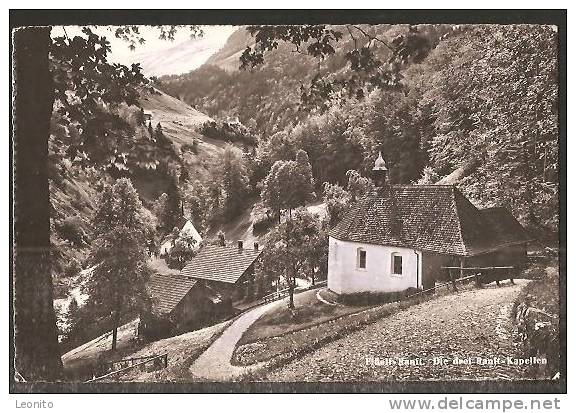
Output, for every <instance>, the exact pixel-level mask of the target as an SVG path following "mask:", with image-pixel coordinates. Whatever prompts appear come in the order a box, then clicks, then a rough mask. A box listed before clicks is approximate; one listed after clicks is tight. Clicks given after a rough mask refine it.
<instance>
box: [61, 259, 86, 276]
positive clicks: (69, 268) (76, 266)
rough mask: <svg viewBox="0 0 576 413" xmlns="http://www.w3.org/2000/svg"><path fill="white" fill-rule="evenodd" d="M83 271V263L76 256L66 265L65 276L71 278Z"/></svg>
mask: <svg viewBox="0 0 576 413" xmlns="http://www.w3.org/2000/svg"><path fill="white" fill-rule="evenodd" d="M80 271H82V265H80V261H78V260H77V259H76V258H72V259H71V260H70V261H69V262H68V263H67V264H66V266H65V267H64V277H66V278H70V277H75V276H77V275H78V274H79V273H80Z"/></svg>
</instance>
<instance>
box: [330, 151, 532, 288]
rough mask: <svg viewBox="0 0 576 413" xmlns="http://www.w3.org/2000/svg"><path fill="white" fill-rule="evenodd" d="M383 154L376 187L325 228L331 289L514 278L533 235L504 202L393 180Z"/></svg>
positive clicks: (428, 285) (377, 165) (377, 166)
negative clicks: (483, 204) (489, 204)
mask: <svg viewBox="0 0 576 413" xmlns="http://www.w3.org/2000/svg"><path fill="white" fill-rule="evenodd" d="M386 171H387V169H386V166H385V164H384V160H383V159H382V156H381V155H380V156H379V158H378V159H377V160H376V163H375V166H374V172H375V178H376V179H375V180H376V182H377V190H376V191H375V192H374V193H373V194H370V195H369V196H367V197H365V198H364V199H362V200H360V201H359V202H358V203H357V204H356V205H355V206H354V207H353V208H352V209H351V211H349V213H348V214H346V216H345V217H344V218H343V220H342V221H341V222H340V223H339V224H338V225H336V227H335V228H333V229H332V230H331V232H330V233H329V235H330V236H329V256H328V288H329V289H330V290H332V291H334V292H335V293H337V294H341V295H346V294H358V293H390V292H400V291H405V290H407V289H409V288H418V289H428V288H432V287H434V285H435V282H436V281H439V280H447V279H450V278H453V279H454V278H462V277H464V276H468V275H474V274H481V275H479V277H478V280H480V281H481V282H491V281H494V280H500V279H504V278H512V277H513V276H514V274H515V273H516V272H517V271H518V270H519V269H520V268H522V267H523V265H525V261H526V247H527V243H528V242H530V241H531V240H530V237H529V236H528V234H527V233H526V231H525V230H524V228H523V227H522V225H520V223H518V221H517V220H516V219H515V218H514V217H513V216H512V214H510V212H508V211H507V210H506V209H504V208H488V209H478V208H476V207H475V206H474V205H473V204H472V203H471V202H470V201H469V200H468V199H467V198H466V197H465V196H464V195H463V194H462V193H461V192H460V191H459V190H458V189H457V188H456V187H455V186H452V185H390V184H389V183H388V181H387V178H386Z"/></svg>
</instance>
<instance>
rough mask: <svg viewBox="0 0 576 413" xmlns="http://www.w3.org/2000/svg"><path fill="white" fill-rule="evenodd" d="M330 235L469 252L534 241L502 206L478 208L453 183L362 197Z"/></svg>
mask: <svg viewBox="0 0 576 413" xmlns="http://www.w3.org/2000/svg"><path fill="white" fill-rule="evenodd" d="M330 236H332V237H334V238H336V239H339V240H343V241H354V242H362V243H368V244H379V245H392V246H399V247H408V248H415V249H420V250H423V251H429V252H437V253H440V254H449V255H461V256H471V255H477V254H481V253H483V252H488V251H493V250H496V249H498V248H500V247H503V246H506V245H511V244H517V243H523V242H528V241H530V237H529V236H528V234H527V233H526V231H525V230H524V228H523V227H522V225H520V223H519V222H518V221H517V220H516V219H515V218H514V217H513V216H512V215H511V214H510V213H509V212H508V211H507V210H506V209H504V208H489V209H484V210H480V209H478V208H476V207H475V206H474V205H473V204H472V203H471V202H470V201H469V200H468V199H467V198H466V197H465V196H464V195H463V194H462V193H461V192H460V191H459V190H458V189H457V188H456V187H455V186H452V185H391V186H385V187H383V188H378V190H377V192H375V193H373V194H371V195H369V196H367V197H365V198H363V199H361V200H360V201H358V203H357V204H356V205H355V206H353V207H352V210H351V211H350V212H349V213H348V214H346V216H345V217H344V218H343V220H342V221H341V222H340V223H339V224H338V225H336V227H334V228H333V229H332V230H331V231H330Z"/></svg>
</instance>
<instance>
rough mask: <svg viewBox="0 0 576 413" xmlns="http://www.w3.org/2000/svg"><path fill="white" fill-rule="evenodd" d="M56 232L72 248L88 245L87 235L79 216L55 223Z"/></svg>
mask: <svg viewBox="0 0 576 413" xmlns="http://www.w3.org/2000/svg"><path fill="white" fill-rule="evenodd" d="M56 231H57V232H58V235H59V236H60V238H62V239H63V240H66V241H69V242H70V243H71V244H72V245H74V246H79V247H82V246H84V245H86V244H88V241H89V239H88V235H87V234H86V232H85V231H84V228H83V222H82V219H81V218H80V217H79V216H73V217H67V218H64V220H62V221H60V222H57V223H56Z"/></svg>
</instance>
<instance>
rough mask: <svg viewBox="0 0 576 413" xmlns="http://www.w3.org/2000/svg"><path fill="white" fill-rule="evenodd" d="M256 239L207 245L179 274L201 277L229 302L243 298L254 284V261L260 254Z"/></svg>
mask: <svg viewBox="0 0 576 413" xmlns="http://www.w3.org/2000/svg"><path fill="white" fill-rule="evenodd" d="M261 252H262V251H261V249H260V248H259V246H258V243H254V245H253V247H252V248H245V246H244V243H243V242H242V241H238V244H237V245H233V244H232V245H226V244H225V245H206V246H205V247H204V248H202V249H201V250H200V251H199V252H198V254H197V255H196V256H195V257H194V258H192V260H191V261H190V262H188V263H187V264H186V266H185V267H184V269H182V275H184V276H186V277H189V278H191V279H194V280H198V281H202V282H203V283H204V284H205V285H207V286H209V287H211V288H213V289H214V290H216V291H218V292H219V293H220V294H222V296H223V297H224V298H227V299H230V300H231V301H232V303H233V304H234V303H235V302H238V301H240V300H243V299H244V298H245V296H246V294H247V293H248V292H249V291H250V289H252V288H253V283H254V264H255V262H256V260H257V259H258V257H259V256H260V254H261Z"/></svg>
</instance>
